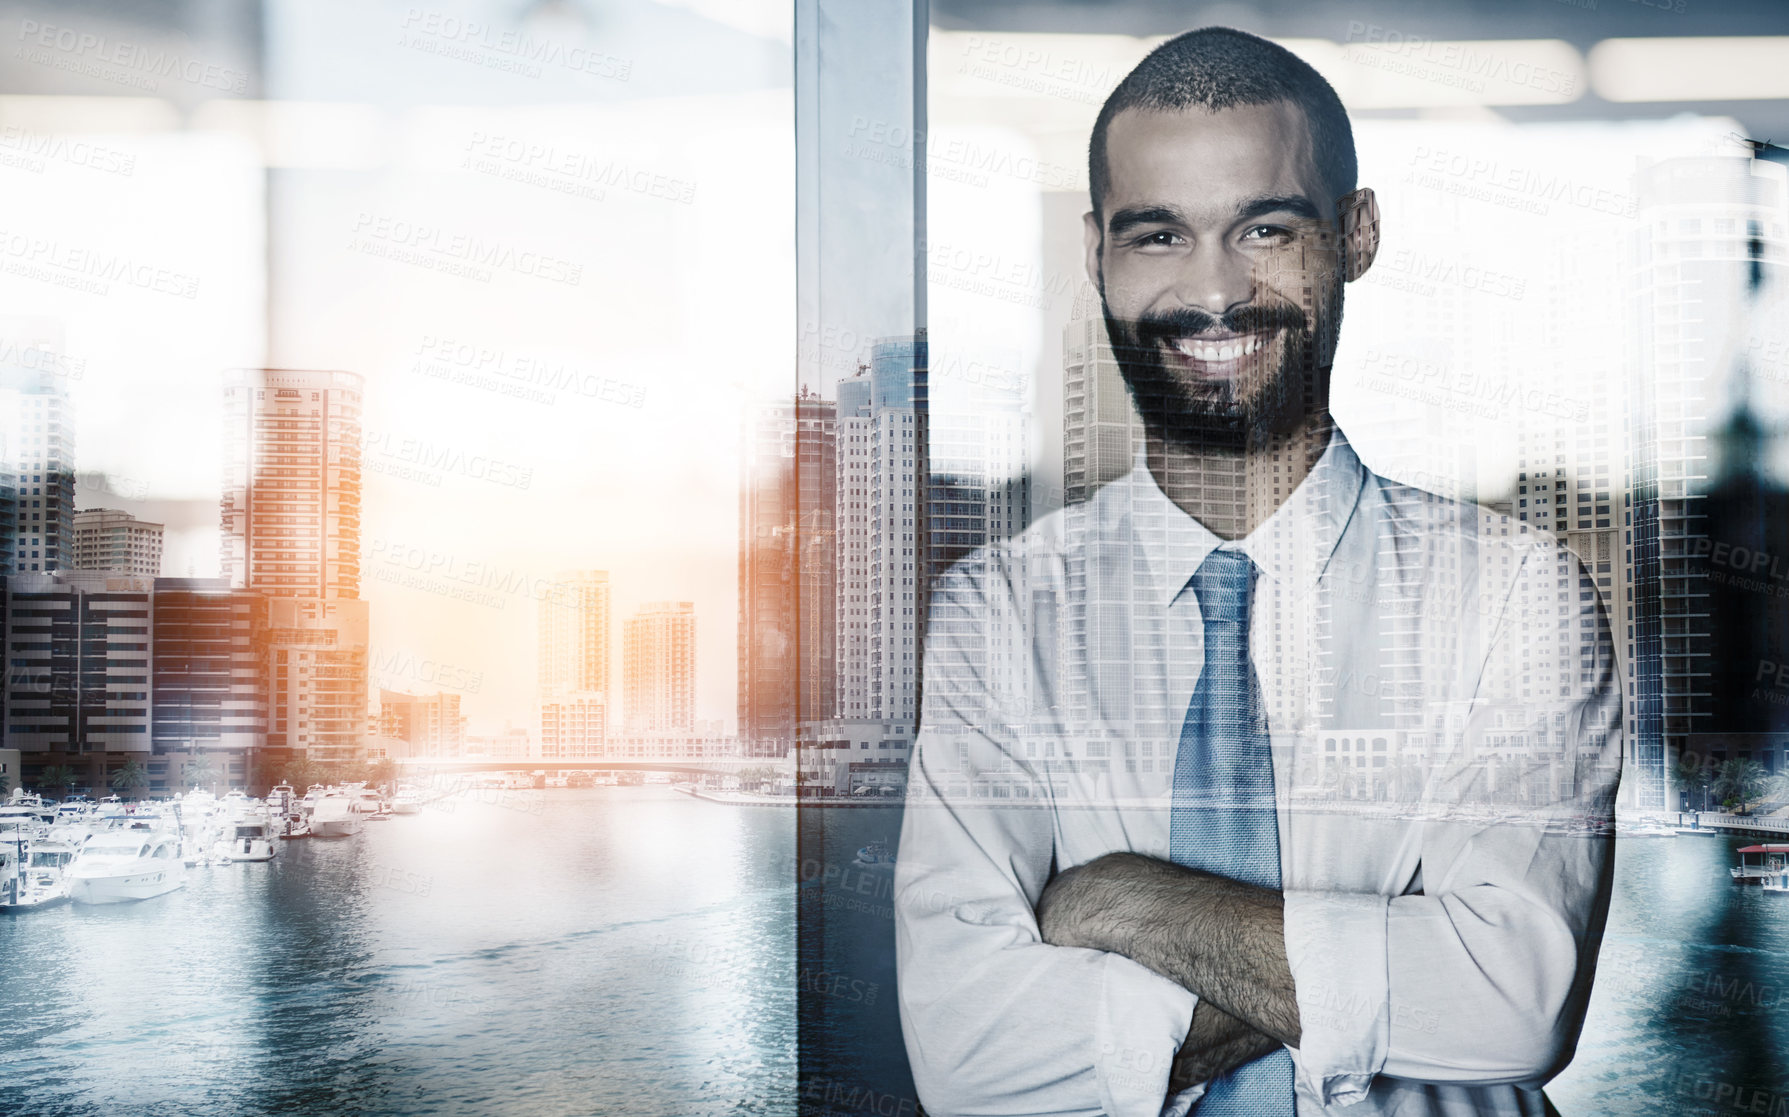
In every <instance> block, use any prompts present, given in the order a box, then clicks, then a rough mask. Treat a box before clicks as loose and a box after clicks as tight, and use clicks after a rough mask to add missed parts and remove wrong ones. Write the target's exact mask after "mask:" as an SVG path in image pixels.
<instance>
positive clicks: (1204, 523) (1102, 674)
mask: <svg viewBox="0 0 1789 1117" xmlns="http://www.w3.org/2000/svg"><path fill="white" fill-rule="evenodd" d="M1089 162H1090V182H1091V186H1092V203H1093V211H1092V212H1091V213H1089V214H1088V215H1087V218H1086V247H1087V271H1088V274H1089V277H1090V278H1091V279H1092V280H1093V282H1094V283H1095V284H1096V286H1097V287H1098V289H1099V292H1100V295H1101V298H1102V300H1103V305H1104V310H1105V317H1106V327H1107V333H1108V336H1109V338H1110V340H1111V343H1112V348H1113V353H1114V356H1115V357H1116V359H1117V362H1118V364H1119V367H1120V371H1121V372H1122V374H1123V377H1124V382H1125V384H1126V386H1127V387H1128V389H1129V391H1130V394H1131V396H1132V399H1133V401H1134V402H1135V404H1136V406H1137V410H1138V413H1139V414H1140V416H1141V417H1142V419H1143V424H1144V428H1145V432H1146V437H1145V447H1144V451H1143V453H1142V454H1140V455H1139V460H1138V463H1137V467H1136V468H1135V469H1134V470H1133V471H1132V473H1131V474H1129V475H1128V476H1126V477H1124V478H1122V479H1120V480H1118V481H1115V482H1113V483H1111V484H1109V485H1107V486H1106V487H1105V488H1103V489H1101V490H1100V491H1099V492H1098V493H1097V494H1096V495H1095V496H1094V497H1093V498H1092V499H1090V500H1089V501H1087V502H1086V503H1085V504H1082V505H1078V506H1075V507H1071V508H1069V509H1066V510H1064V511H1063V512H1061V513H1058V514H1056V515H1054V516H1051V517H1049V518H1047V519H1046V520H1044V521H1042V522H1040V523H1039V524H1037V525H1036V526H1034V527H1033V528H1032V529H1031V530H1029V531H1027V532H1026V533H1025V534H1024V535H1022V536H1021V537H1019V538H1017V539H1015V540H1012V541H1010V542H1009V543H1007V544H1005V545H1002V546H999V547H995V548H990V549H988V550H986V551H984V552H981V553H979V554H978V555H976V556H973V557H972V559H971V560H969V561H966V562H965V563H963V564H960V565H959V566H958V567H957V568H955V569H954V570H953V571H952V573H951V574H950V575H949V576H948V577H947V578H946V579H945V582H944V584H943V585H942V586H941V587H940V589H939V591H938V592H937V593H936V594H935V596H934V599H933V602H932V606H931V614H930V617H931V619H930V623H929V635H928V642H927V651H926V663H925V699H926V704H925V710H924V714H923V718H922V724H921V727H920V734H919V740H918V742H917V744H916V747H915V752H914V758H913V765H912V771H911V777H910V781H909V793H908V794H909V798H908V810H907V814H906V820H905V822H904V824H903V832H902V836H901V849H900V854H899V860H898V870H897V880H896V911H897V946H898V963H899V967H900V1001H901V1012H902V1025H903V1030H904V1034H905V1037H906V1041H907V1048H908V1053H909V1056H910V1061H911V1064H912V1067H913V1072H914V1078H915V1082H916V1083H917V1085H918V1088H919V1093H920V1098H921V1101H922V1102H923V1103H924V1104H925V1106H926V1108H927V1110H928V1112H931V1113H933V1114H934V1115H938V1117H942V1115H945V1114H958V1113H965V1114H967V1113H974V1114H1038V1113H1051V1114H1067V1113H1073V1114H1092V1113H1100V1112H1103V1113H1107V1114H1111V1115H1112V1117H1129V1115H1132V1114H1147V1115H1151V1117H1153V1115H1154V1114H1157V1113H1159V1112H1169V1113H1176V1114H1182V1113H1186V1112H1188V1111H1189V1110H1196V1111H1197V1112H1199V1113H1202V1114H1210V1115H1218V1114H1252V1115H1279V1114H1292V1113H1295V1112H1296V1113H1303V1114H1311V1113H1322V1112H1330V1111H1336V1112H1340V1111H1342V1110H1344V1109H1346V1110H1347V1111H1348V1112H1349V1113H1351V1114H1369V1113H1388V1114H1389V1113H1397V1114H1468V1113H1470V1114H1481V1113H1498V1114H1502V1113H1509V1114H1538V1113H1544V1112H1548V1111H1549V1110H1550V1106H1549V1105H1548V1103H1547V1102H1546V1100H1545V1098H1544V1095H1543V1094H1542V1093H1541V1091H1540V1087H1541V1085H1543V1084H1544V1083H1545V1082H1546V1081H1547V1080H1548V1079H1549V1078H1550V1077H1552V1076H1553V1075H1554V1074H1556V1073H1557V1072H1558V1071H1559V1069H1560V1068H1562V1067H1563V1066H1564V1065H1565V1064H1566V1063H1567V1062H1568V1061H1569V1060H1570V1058H1571V1054H1572V1051H1573V1046H1574V1044H1575V1042H1576V1037H1577V1033H1578V1030H1579V1028H1580V1026H1581V1024H1582V1020H1583V1014H1584V1009H1585V1005H1586V1003H1587V1000H1588V997H1589V989H1590V978H1591V974H1592V970H1593V968H1594V962H1595V955H1596V948H1597V944H1598V939H1599V936H1600V933H1601V928H1602V923H1603V919H1604V916H1605V914H1606V911H1607V905H1608V892H1609V885H1610V873H1611V867H1612V856H1611V854H1612V845H1611V842H1612V832H1613V827H1612V821H1613V820H1612V817H1611V816H1612V809H1613V794H1614V789H1615V783H1616V780H1617V778H1618V775H1619V763H1620V753H1621V744H1620V701H1619V691H1618V687H1617V682H1616V676H1615V670H1614V665H1615V660H1614V654H1613V649H1612V646H1611V641H1610V636H1609V632H1608V629H1607V624H1606V621H1605V619H1604V617H1603V614H1602V611H1601V607H1600V600H1599V597H1598V594H1597V593H1596V590H1595V586H1594V585H1593V584H1592V583H1591V580H1590V579H1589V577H1588V576H1587V575H1586V574H1585V571H1584V569H1583V567H1582V566H1581V565H1580V564H1579V563H1578V562H1577V561H1576V559H1575V558H1573V557H1572V556H1571V555H1570V554H1569V553H1567V552H1566V551H1565V550H1564V549H1563V548H1561V547H1560V546H1559V545H1558V544H1557V543H1556V542H1555V541H1553V540H1552V539H1550V538H1548V537H1546V536H1544V535H1542V534H1540V533H1538V532H1530V531H1528V530H1527V529H1526V527H1525V526H1523V525H1519V524H1511V523H1510V522H1509V521H1508V519H1507V517H1501V516H1497V515H1494V514H1492V513H1489V512H1486V511H1484V510H1482V509H1478V508H1475V507H1472V506H1470V505H1465V504H1460V503H1457V502H1453V501H1449V500H1444V499H1442V498H1440V497H1436V496H1433V495H1431V494H1427V493H1423V492H1420V491H1418V490H1415V489H1411V488H1408V487H1405V486H1402V485H1398V484H1395V483H1393V482H1390V481H1388V480H1386V479H1384V478H1381V477H1379V476H1377V475H1375V474H1373V473H1372V472H1371V471H1369V470H1368V469H1366V467H1365V466H1363V465H1362V464H1361V462H1360V460H1359V459H1358V458H1357V457H1356V456H1355V454H1354V452H1353V450H1352V449H1351V447H1350V446H1349V445H1348V442H1347V440H1346V439H1345V438H1344V437H1343V436H1342V434H1341V432H1340V431H1339V430H1337V429H1336V427H1335V425H1334V423H1333V421H1332V420H1331V418H1330V415H1329V410H1328V404H1329V374H1330V368H1331V364H1332V361H1333V355H1334V353H1335V350H1336V342H1337V338H1338V334H1339V329H1340V325H1341V310H1342V287H1343V283H1344V282H1346V281H1351V280H1354V279H1357V278H1359V277H1360V276H1361V275H1362V274H1363V273H1364V272H1365V271H1366V270H1367V269H1368V267H1370V266H1371V264H1372V261H1373V254H1374V251H1375V249H1376V247H1377V244H1378V212H1377V207H1376V204H1375V202H1374V199H1373V195H1372V192H1371V191H1370V190H1364V189H1356V184H1355V160H1354V151H1353V138H1352V133H1351V131H1350V129H1349V126H1348V121H1347V117H1346V115H1345V113H1344V112H1343V110H1342V106H1341V103H1340V102H1339V100H1338V99H1337V98H1336V95H1335V93H1334V91H1333V90H1331V89H1330V87H1329V86H1328V84H1327V83H1326V82H1324V81H1323V79H1322V78H1321V77H1320V76H1318V75H1317V74H1316V72H1315V71H1313V70H1311V69H1310V68H1309V67H1308V66H1306V65H1305V64H1304V63H1303V62H1301V61H1299V60H1298V59H1297V58H1296V57H1295V56H1293V55H1291V54H1290V53H1288V52H1286V51H1284V50H1282V49H1281V48H1279V47H1277V46H1275V45H1273V44H1271V43H1268V42H1266V41H1265V40H1262V39H1258V38H1255V37H1254V36H1250V35H1245V34H1242V33H1240V32H1236V31H1231V30H1227V29H1222V28H1208V29H1205V30H1202V31H1196V32H1191V33H1189V34H1187V35H1183V36H1181V37H1179V38H1177V39H1175V40H1172V41H1170V42H1168V43H1166V44H1164V45H1163V46H1161V47H1160V48H1158V49H1157V50H1156V51H1155V52H1153V53H1152V54H1151V55H1150V56H1149V57H1148V58H1147V59H1145V60H1144V61H1143V62H1142V63H1141V64H1140V65H1139V66H1138V67H1137V69H1136V70H1135V71H1133V72H1132V73H1131V74H1130V75H1129V76H1128V77H1127V78H1126V79H1125V80H1124V82H1122V83H1121V84H1120V85H1119V87H1118V88H1117V89H1116V90H1115V91H1114V92H1113V94H1112V96H1111V98H1110V100H1108V101H1107V103H1106V105H1105V107H1104V109H1103V110H1102V111H1101V113H1100V116H1099V120H1098V123H1097V124H1096V125H1095V127H1094V133H1093V138H1092V143H1091V145H1090V157H1089Z"/></svg>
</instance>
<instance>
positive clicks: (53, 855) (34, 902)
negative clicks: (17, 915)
mask: <svg viewBox="0 0 1789 1117" xmlns="http://www.w3.org/2000/svg"><path fill="white" fill-rule="evenodd" d="M76 852H77V851H76V849H75V847H74V846H72V845H69V844H67V843H65V842H49V841H45V842H38V843H37V844H36V845H34V846H32V847H31V852H30V854H29V855H28V859H27V862H26V864H25V865H24V866H22V867H21V868H20V869H19V871H18V873H17V874H16V875H14V876H13V877H12V878H11V879H9V880H8V881H6V883H5V884H4V885H0V911H29V910H31V909H32V908H43V907H49V906H50V905H51V904H57V903H61V902H62V901H63V900H66V899H68V867H69V864H70V863H71V862H73V861H74V858H75V854H76Z"/></svg>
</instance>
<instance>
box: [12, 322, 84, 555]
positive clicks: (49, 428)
mask: <svg viewBox="0 0 1789 1117" xmlns="http://www.w3.org/2000/svg"><path fill="white" fill-rule="evenodd" d="M35 336H36V335H34V337H35ZM31 344H33V345H35V346H37V347H38V348H33V349H26V350H22V352H24V353H33V352H36V353H43V354H46V355H48V354H51V353H52V351H53V349H54V348H55V347H56V346H58V345H59V341H57V340H55V339H53V338H50V337H48V336H44V337H40V338H37V339H36V340H35V341H33V342H32V343H31ZM12 348H13V349H15V350H17V348H18V346H17V343H14V344H13V346H12ZM8 492H10V499H8ZM0 505H10V515H9V514H7V513H8V509H7V508H5V507H0V532H4V533H5V534H3V535H0V552H3V554H0V573H4V572H5V571H7V570H9V569H10V570H14V571H17V572H19V573H22V574H29V573H45V572H48V571H52V570H66V569H71V568H72V567H73V565H74V553H73V552H74V516H75V431H74V412H73V409H72V407H71V405H70V403H69V399H68V392H67V388H66V384H65V381H64V380H63V378H62V377H60V376H58V375H57V373H56V370H55V366H54V362H53V359H51V358H50V357H49V356H46V357H45V359H43V360H34V361H31V362H30V363H29V364H20V363H16V362H15V363H13V364H9V365H5V366H0ZM9 523H10V528H9V527H8V524H9Z"/></svg>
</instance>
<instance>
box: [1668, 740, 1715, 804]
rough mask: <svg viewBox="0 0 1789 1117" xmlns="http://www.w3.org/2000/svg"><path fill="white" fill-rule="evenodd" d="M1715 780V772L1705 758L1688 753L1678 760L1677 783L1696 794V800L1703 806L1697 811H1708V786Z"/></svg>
mask: <svg viewBox="0 0 1789 1117" xmlns="http://www.w3.org/2000/svg"><path fill="white" fill-rule="evenodd" d="M1713 780H1714V772H1713V770H1712V769H1711V768H1710V767H1709V765H1708V764H1706V763H1704V762H1703V758H1702V757H1701V756H1699V755H1697V754H1696V753H1693V752H1686V753H1684V754H1683V755H1682V756H1679V757H1678V758H1677V782H1678V784H1679V785H1680V786H1681V787H1682V788H1683V789H1684V790H1685V791H1691V792H1695V793H1696V799H1697V801H1698V802H1700V803H1701V804H1702V805H1701V806H1700V807H1697V808H1696V809H1697V810H1702V811H1705V810H1707V809H1708V785H1709V784H1710V783H1712V782H1713Z"/></svg>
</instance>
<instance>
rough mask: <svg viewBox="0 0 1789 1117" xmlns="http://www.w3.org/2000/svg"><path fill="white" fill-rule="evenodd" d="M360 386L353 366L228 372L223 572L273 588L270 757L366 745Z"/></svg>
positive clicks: (248, 585)
mask: <svg viewBox="0 0 1789 1117" xmlns="http://www.w3.org/2000/svg"><path fill="white" fill-rule="evenodd" d="M361 391H362V381H361V378H360V376H359V375H357V374H355V373H351V372H312V371H295V370H288V369H238V370H235V371H233V372H231V373H229V374H227V375H226V377H225V381H224V454H225V462H224V486H223V506H222V519H223V523H222V528H223V554H222V558H223V572H224V577H225V578H226V579H227V580H228V582H229V583H230V585H232V586H235V587H239V588H245V589H250V590H254V591H257V592H259V593H261V594H263V595H265V596H267V597H269V598H271V599H272V600H271V601H270V602H269V611H268V637H269V639H268V645H269V646H268V667H269V677H270V682H271V685H270V687H269V691H270V695H269V697H270V701H271V709H270V711H269V724H268V733H267V744H268V747H269V749H270V750H273V754H272V756H270V758H269V759H270V760H271V761H272V762H273V763H274V764H276V765H277V764H280V763H283V762H284V761H286V760H289V759H292V758H294V757H297V756H299V755H306V756H309V757H311V758H313V759H317V760H322V761H327V762H339V761H347V760H353V759H358V758H359V757H360V756H361V754H362V753H363V752H364V750H365V742H366V732H367V723H366V712H367V709H368V702H367V685H368V684H367V628H368V616H367V607H366V603H365V602H363V601H361V600H360V599H359V598H360V446H361V431H360V414H361Z"/></svg>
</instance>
